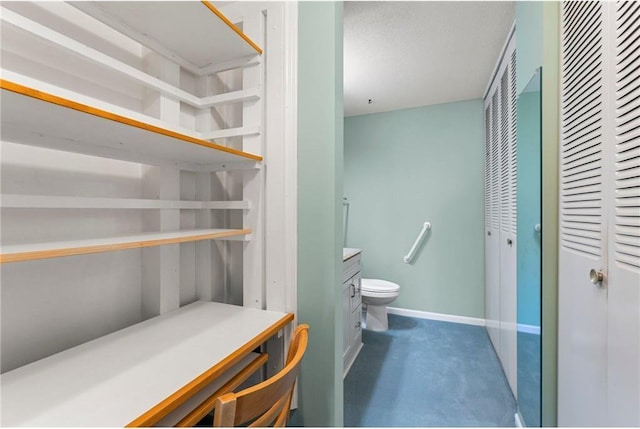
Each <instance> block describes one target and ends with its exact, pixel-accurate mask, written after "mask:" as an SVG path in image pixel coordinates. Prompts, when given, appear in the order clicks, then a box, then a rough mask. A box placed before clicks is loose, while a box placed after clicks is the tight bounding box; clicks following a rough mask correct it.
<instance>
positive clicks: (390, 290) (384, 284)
mask: <svg viewBox="0 0 640 429" xmlns="http://www.w3.org/2000/svg"><path fill="white" fill-rule="evenodd" d="M360 287H361V290H362V295H364V296H378V297H392V296H398V293H399V291H400V285H398V284H396V283H393V282H389V281H386V280H380V279H362V282H361V286H360Z"/></svg>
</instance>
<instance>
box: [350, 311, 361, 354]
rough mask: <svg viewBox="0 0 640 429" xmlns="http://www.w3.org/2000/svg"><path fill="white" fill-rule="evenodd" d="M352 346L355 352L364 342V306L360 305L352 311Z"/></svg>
mask: <svg viewBox="0 0 640 429" xmlns="http://www.w3.org/2000/svg"><path fill="white" fill-rule="evenodd" d="M350 330H351V347H352V348H353V349H354V350H352V352H353V353H356V352H357V351H358V347H359V346H360V343H362V306H358V307H356V308H354V309H353V311H352V312H351V328H350Z"/></svg>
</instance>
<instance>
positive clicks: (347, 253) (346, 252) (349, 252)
mask: <svg viewBox="0 0 640 429" xmlns="http://www.w3.org/2000/svg"><path fill="white" fill-rule="evenodd" d="M360 253H362V249H351V248H349V247H344V248H343V249H342V262H344V261H346V260H347V259H349V258H353V257H354V256H356V255H358V254H360Z"/></svg>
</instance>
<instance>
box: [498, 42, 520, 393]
mask: <svg viewBox="0 0 640 429" xmlns="http://www.w3.org/2000/svg"><path fill="white" fill-rule="evenodd" d="M515 58H516V53H515V50H513V51H512V53H511V55H510V56H508V57H507V64H506V67H505V69H504V71H503V72H502V75H501V76H500V81H499V90H498V94H499V99H500V104H499V108H500V132H499V140H500V151H499V153H500V168H499V170H500V189H499V194H500V233H499V235H500V240H499V248H500V347H499V355H500V360H501V361H502V368H503V369H504V372H505V375H506V376H507V380H508V381H509V385H510V386H511V390H512V391H513V393H514V395H516V393H517V391H518V389H517V359H516V354H517V343H516V341H517V329H516V326H517V325H516V309H517V288H516V283H517V275H516V267H517V257H516V256H517V255H516V249H517V244H516V207H515V200H516V167H517V165H516V111H515V99H516V96H515V94H516V87H515V84H516V82H515Z"/></svg>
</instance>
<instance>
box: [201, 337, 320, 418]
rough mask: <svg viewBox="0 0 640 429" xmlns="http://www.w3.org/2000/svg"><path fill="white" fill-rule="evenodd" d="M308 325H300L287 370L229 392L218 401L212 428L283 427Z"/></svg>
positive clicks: (303, 348) (285, 368) (305, 346)
mask: <svg viewBox="0 0 640 429" xmlns="http://www.w3.org/2000/svg"><path fill="white" fill-rule="evenodd" d="M308 331H309V325H299V326H298V327H297V328H296V330H295V331H294V333H293V339H292V340H291V345H290V347H289V353H288V354H287V361H286V364H285V367H284V368H283V369H282V370H281V371H280V372H279V373H277V374H276V375H274V376H273V377H271V378H269V379H267V380H265V381H263V382H262V383H259V384H256V385H255V386H251V387H249V388H247V389H244V390H241V391H240V392H237V393H233V392H232V393H227V394H224V395H222V396H220V397H218V398H217V399H216V405H215V413H214V417H213V426H215V427H220V426H223V427H232V426H238V425H241V424H246V423H247V422H251V423H250V424H249V425H248V426H249V427H265V426H271V425H272V426H274V427H283V426H285V425H286V423H287V419H288V418H289V410H290V408H291V398H292V397H293V388H294V386H295V382H296V377H297V376H298V372H299V370H300V364H301V362H302V357H303V356H304V352H305V351H306V349H307V342H308Z"/></svg>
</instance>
